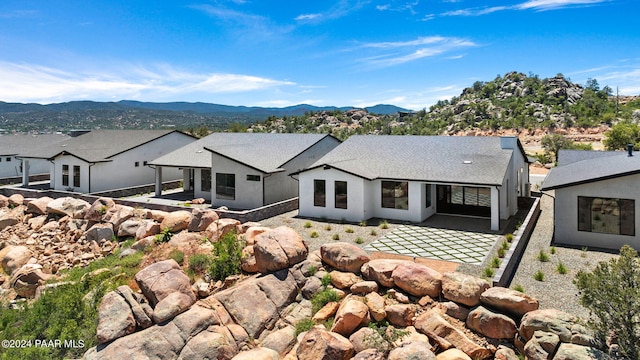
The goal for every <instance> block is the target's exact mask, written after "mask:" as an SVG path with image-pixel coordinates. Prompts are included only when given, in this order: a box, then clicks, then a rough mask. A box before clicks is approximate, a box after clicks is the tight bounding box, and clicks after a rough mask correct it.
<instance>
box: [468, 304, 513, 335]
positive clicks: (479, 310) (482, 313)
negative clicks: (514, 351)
mask: <svg viewBox="0 0 640 360" xmlns="http://www.w3.org/2000/svg"><path fill="white" fill-rule="evenodd" d="M467 327H469V328H470V329H471V330H473V331H475V332H478V333H480V334H482V335H484V336H487V337H490V338H494V339H513V337H514V336H515V335H516V333H517V332H518V329H517V328H516V322H515V321H513V319H511V318H510V317H508V316H506V315H503V314H499V313H496V312H493V311H490V310H488V309H487V308H485V307H482V306H478V307H476V308H475V309H473V310H471V312H470V313H469V316H468V317H467Z"/></svg>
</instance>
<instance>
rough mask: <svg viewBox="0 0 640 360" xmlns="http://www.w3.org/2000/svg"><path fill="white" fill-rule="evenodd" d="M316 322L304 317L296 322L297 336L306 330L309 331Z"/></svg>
mask: <svg viewBox="0 0 640 360" xmlns="http://www.w3.org/2000/svg"><path fill="white" fill-rule="evenodd" d="M315 324H316V323H314V322H313V320H311V319H310V318H306V319H302V320H300V321H298V322H297V323H296V332H295V336H296V337H297V336H298V335H300V334H301V333H303V332H305V331H309V330H310V329H311V328H312V327H313V325H315Z"/></svg>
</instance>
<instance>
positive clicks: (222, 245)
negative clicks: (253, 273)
mask: <svg viewBox="0 0 640 360" xmlns="http://www.w3.org/2000/svg"><path fill="white" fill-rule="evenodd" d="M243 248H244V241H239V240H238V239H237V237H236V234H235V232H230V233H228V234H225V235H223V236H222V237H221V238H220V240H218V241H217V242H215V243H213V256H214V258H213V261H212V262H211V266H210V267H209V275H211V277H212V278H213V279H214V280H224V279H226V278H227V277H228V276H231V275H235V274H239V273H240V271H241V270H242V268H241V265H242V249H243Z"/></svg>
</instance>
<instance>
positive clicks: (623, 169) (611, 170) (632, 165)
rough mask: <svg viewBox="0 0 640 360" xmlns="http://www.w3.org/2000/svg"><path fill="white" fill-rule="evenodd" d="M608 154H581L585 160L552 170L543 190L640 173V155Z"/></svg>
mask: <svg viewBox="0 0 640 360" xmlns="http://www.w3.org/2000/svg"><path fill="white" fill-rule="evenodd" d="M587 152H588V153H595V151H587ZM607 153H608V154H599V155H593V154H581V155H578V157H581V158H584V160H580V161H575V162H571V163H568V164H566V165H562V166H558V167H555V168H553V169H551V171H549V174H548V175H547V177H546V178H545V179H544V182H543V183H542V187H541V190H554V189H560V188H564V187H569V186H575V185H580V184H586V183H591V182H596V181H601V180H607V179H613V178H617V177H622V176H628V175H633V174H638V173H640V155H636V156H629V155H628V154H627V153H626V152H624V151H611V152H607ZM558 163H559V162H558Z"/></svg>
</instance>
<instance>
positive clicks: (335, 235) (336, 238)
mask: <svg viewBox="0 0 640 360" xmlns="http://www.w3.org/2000/svg"><path fill="white" fill-rule="evenodd" d="M331 238H332V239H333V240H340V235H338V234H333V236H332V237H331Z"/></svg>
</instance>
